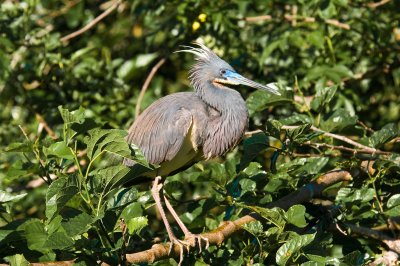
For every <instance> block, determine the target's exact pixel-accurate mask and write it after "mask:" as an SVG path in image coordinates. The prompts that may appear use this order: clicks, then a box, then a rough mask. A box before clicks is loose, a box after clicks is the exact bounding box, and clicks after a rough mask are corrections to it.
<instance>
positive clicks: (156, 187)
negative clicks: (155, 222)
mask: <svg viewBox="0 0 400 266" xmlns="http://www.w3.org/2000/svg"><path fill="white" fill-rule="evenodd" d="M160 181H161V176H157V177H156V179H155V180H154V183H153V187H152V189H151V194H152V195H153V198H154V201H155V202H156V207H157V209H158V211H159V212H160V215H161V219H162V220H163V222H164V225H165V228H166V229H167V233H168V237H169V239H170V241H171V245H170V247H169V253H171V251H172V248H173V246H174V244H177V245H178V246H179V248H180V257H179V265H181V263H182V261H183V247H184V246H186V247H188V245H187V244H186V243H185V242H184V241H181V240H179V239H178V238H176V236H175V235H174V232H173V231H172V228H171V225H170V224H169V222H168V220H167V216H166V215H165V212H164V209H163V206H162V204H161V198H160V193H162V187H163V184H162V183H160Z"/></svg>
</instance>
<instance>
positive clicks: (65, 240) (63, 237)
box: [44, 232, 74, 250]
mask: <svg viewBox="0 0 400 266" xmlns="http://www.w3.org/2000/svg"><path fill="white" fill-rule="evenodd" d="M73 245H74V241H73V240H72V239H71V237H69V236H67V234H66V233H65V232H55V233H53V234H51V235H50V236H49V237H48V238H47V240H46V242H45V243H44V247H45V248H47V249H60V250H62V249H66V248H69V247H71V246H73Z"/></svg>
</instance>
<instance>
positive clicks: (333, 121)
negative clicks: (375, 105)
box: [321, 108, 358, 132]
mask: <svg viewBox="0 0 400 266" xmlns="http://www.w3.org/2000/svg"><path fill="white" fill-rule="evenodd" d="M357 120H358V117H357V116H356V115H351V114H350V113H349V111H347V110H346V109H343V108H339V109H337V110H336V111H335V112H333V114H331V115H330V116H329V117H328V118H327V119H325V120H323V121H321V129H323V130H325V131H328V132H332V131H340V130H342V129H344V128H346V127H348V126H352V125H355V124H356V123H357Z"/></svg>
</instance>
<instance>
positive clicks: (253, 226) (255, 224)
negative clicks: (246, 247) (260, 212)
mask: <svg viewBox="0 0 400 266" xmlns="http://www.w3.org/2000/svg"><path fill="white" fill-rule="evenodd" d="M242 228H243V229H244V230H246V231H247V232H249V233H250V234H252V235H254V236H257V235H260V234H262V233H264V228H263V225H262V223H261V222H260V221H252V222H250V223H247V224H244V225H243V226H242Z"/></svg>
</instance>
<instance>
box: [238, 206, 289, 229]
mask: <svg viewBox="0 0 400 266" xmlns="http://www.w3.org/2000/svg"><path fill="white" fill-rule="evenodd" d="M242 207H244V208H248V209H250V210H252V211H255V212H257V213H258V214H259V215H261V217H263V218H264V219H266V220H267V221H270V222H271V223H273V224H274V225H275V226H277V227H280V228H283V227H284V226H285V224H286V221H285V219H284V211H283V210H282V209H280V208H272V209H267V208H262V207H258V206H242Z"/></svg>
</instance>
